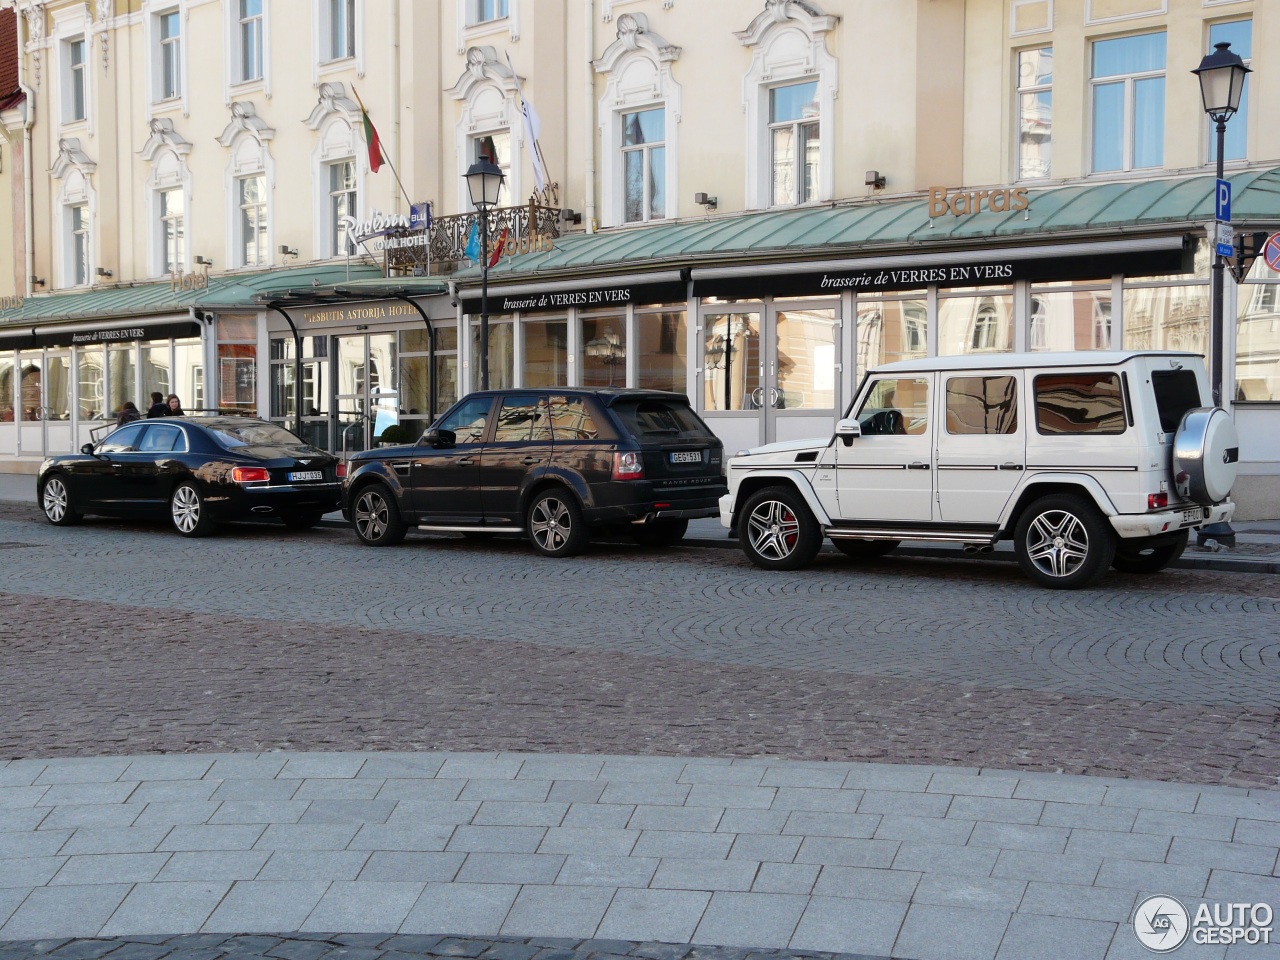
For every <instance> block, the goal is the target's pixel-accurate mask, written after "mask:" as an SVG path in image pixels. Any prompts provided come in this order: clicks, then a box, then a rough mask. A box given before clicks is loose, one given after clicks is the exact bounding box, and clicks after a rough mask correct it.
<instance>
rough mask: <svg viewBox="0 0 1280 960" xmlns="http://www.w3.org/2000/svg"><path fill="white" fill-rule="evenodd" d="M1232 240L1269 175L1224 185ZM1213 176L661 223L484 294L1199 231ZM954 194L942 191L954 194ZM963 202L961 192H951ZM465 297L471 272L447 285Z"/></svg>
mask: <svg viewBox="0 0 1280 960" xmlns="http://www.w3.org/2000/svg"><path fill="white" fill-rule="evenodd" d="M1229 179H1230V180H1231V182H1232V190H1233V194H1234V195H1233V198H1232V218H1233V222H1234V224H1235V225H1236V227H1237V229H1242V228H1246V227H1248V226H1250V225H1258V226H1265V225H1268V224H1280V167H1277V168H1273V169H1270V170H1252V171H1248V172H1244V173H1237V174H1234V175H1233V176H1231V177H1230V178H1229ZM1214 181H1215V178H1214V177H1212V176H1203V175H1201V176H1194V177H1182V178H1168V179H1159V180H1141V181H1138V180H1134V181H1119V182H1117V181H1107V182H1103V183H1081V184H1072V185H1069V186H1061V187H1049V188H1045V189H1039V190H1037V189H1030V190H1028V199H1029V201H1030V204H1029V206H1028V208H1027V209H1026V210H1020V211H1009V212H992V211H990V210H985V209H984V210H983V212H981V213H976V214H971V215H966V216H959V217H957V216H952V215H951V214H949V213H948V214H945V215H942V216H938V217H934V218H933V219H930V217H929V204H928V199H927V198H926V197H913V198H910V199H901V200H855V201H849V202H841V203H834V204H831V205H828V206H822V207H804V208H801V209H790V210H773V211H766V212H762V213H747V214H739V215H735V216H727V217H717V218H713V219H709V220H688V221H680V222H675V223H673V222H661V223H656V224H651V225H646V226H636V225H632V226H627V227H617V228H610V229H606V230H601V231H599V232H597V233H594V234H573V235H570V236H565V237H561V238H559V239H558V240H556V242H555V248H554V249H552V250H550V251H545V252H541V253H529V254H522V255H520V256H515V257H504V258H503V259H502V261H501V262H500V263H499V264H497V265H496V266H494V267H493V268H492V269H490V271H489V280H490V282H491V283H510V282H514V281H519V280H526V281H527V280H533V279H535V278H536V279H546V280H551V279H556V278H567V277H576V276H583V275H587V274H594V275H596V276H600V277H604V276H607V275H608V274H610V273H622V272H626V273H630V274H634V273H636V272H637V271H643V270H656V269H662V268H667V269H670V268H672V267H677V266H678V267H686V266H687V267H694V266H708V265H718V264H742V263H749V262H755V261H760V262H770V261H772V262H778V261H783V262H785V261H789V260H797V259H801V258H803V259H808V260H813V259H818V258H822V259H826V258H833V259H838V258H842V257H852V256H865V255H868V254H870V255H876V254H891V253H897V252H904V253H905V252H912V251H914V252H923V251H929V250H931V249H945V248H947V247H951V248H953V249H954V248H955V247H957V246H961V245H963V246H965V247H966V248H975V247H980V246H983V245H992V246H994V245H1003V246H1008V245H1009V244H1010V242H1011V241H1022V242H1031V241H1041V242H1046V243H1053V242H1059V241H1069V240H1086V239H1097V238H1110V239H1115V238H1117V237H1120V236H1143V235H1146V236H1150V235H1155V234H1161V233H1175V232H1180V231H1190V230H1193V229H1201V228H1203V227H1204V226H1205V225H1206V224H1208V223H1210V222H1212V220H1213V219H1214V196H1215V189H1214ZM955 192H957V191H952V193H955ZM959 192H963V191H959ZM454 279H455V280H457V281H459V282H461V283H464V284H466V286H467V287H468V289H467V294H468V295H469V296H470V295H474V290H473V288H474V286H475V285H476V284H478V282H479V280H480V270H479V268H478V267H469V268H467V269H466V270H463V271H460V272H459V273H457V274H455V275H454Z"/></svg>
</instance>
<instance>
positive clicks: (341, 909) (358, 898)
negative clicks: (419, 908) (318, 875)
mask: <svg viewBox="0 0 1280 960" xmlns="http://www.w3.org/2000/svg"><path fill="white" fill-rule="evenodd" d="M425 886H426V884H424V883H413V882H405V881H399V882H377V883H372V882H367V881H359V880H357V881H350V880H337V881H334V882H333V883H332V884H331V885H330V886H329V889H328V890H327V891H326V892H325V895H324V896H323V897H321V898H320V902H319V903H317V904H316V906H315V909H314V910H312V911H311V914H310V916H308V917H307V919H306V921H305V922H304V923H303V924H302V926H301V927H300V928H299V929H301V930H304V931H307V930H310V931H316V932H320V931H333V930H340V931H343V932H344V933H365V932H369V933H379V934H381V933H386V932H387V931H388V930H398V929H400V925H401V924H402V923H404V920H405V918H406V917H407V916H408V915H409V911H410V910H411V909H413V906H414V904H416V903H417V902H418V898H419V897H420V896H421V895H422V890H423V888H424V887H425Z"/></svg>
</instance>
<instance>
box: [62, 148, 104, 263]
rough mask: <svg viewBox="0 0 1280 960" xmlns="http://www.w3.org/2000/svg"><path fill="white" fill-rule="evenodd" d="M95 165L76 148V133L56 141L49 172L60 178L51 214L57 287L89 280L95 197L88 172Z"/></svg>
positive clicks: (92, 257) (94, 251)
mask: <svg viewBox="0 0 1280 960" xmlns="http://www.w3.org/2000/svg"><path fill="white" fill-rule="evenodd" d="M96 167H97V165H96V164H95V163H94V162H93V161H92V160H90V159H89V157H88V156H87V155H86V154H85V153H84V151H82V150H81V149H80V140H79V138H78V137H68V138H65V139H63V140H60V141H58V157H57V159H56V160H55V161H54V164H53V169H52V171H51V172H52V173H53V176H54V178H55V179H58V180H61V181H62V188H61V189H60V190H59V191H58V194H57V202H56V208H55V218H54V220H55V222H54V230H55V236H56V242H57V256H56V262H57V280H56V283H57V285H58V286H59V287H83V286H88V285H89V284H90V283H92V282H93V277H94V268H95V262H94V261H95V256H96V247H95V239H94V235H93V233H94V232H93V224H94V222H95V219H96V214H97V197H96V195H95V193H94V190H93V184H92V182H91V176H92V174H93V171H94V170H95V169H96Z"/></svg>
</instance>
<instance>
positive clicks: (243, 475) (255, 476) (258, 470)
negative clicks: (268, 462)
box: [231, 467, 271, 483]
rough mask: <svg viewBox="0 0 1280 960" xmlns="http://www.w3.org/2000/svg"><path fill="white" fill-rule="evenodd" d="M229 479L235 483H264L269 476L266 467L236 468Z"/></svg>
mask: <svg viewBox="0 0 1280 960" xmlns="http://www.w3.org/2000/svg"><path fill="white" fill-rule="evenodd" d="M231 479H232V480H234V481H235V482H236V483H266V482H267V481H268V480H270V479H271V474H270V473H269V472H268V471H267V468H266V467H236V468H235V469H233V470H232V471H231Z"/></svg>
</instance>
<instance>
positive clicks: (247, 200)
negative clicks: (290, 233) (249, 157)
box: [236, 174, 271, 267]
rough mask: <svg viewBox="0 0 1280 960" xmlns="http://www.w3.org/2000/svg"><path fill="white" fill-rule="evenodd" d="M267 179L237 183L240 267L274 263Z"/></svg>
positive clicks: (241, 178) (258, 176) (252, 179)
mask: <svg viewBox="0 0 1280 960" xmlns="http://www.w3.org/2000/svg"><path fill="white" fill-rule="evenodd" d="M266 183H267V181H266V177H265V176H263V175H262V174H257V175H255V176H250V177H239V178H238V179H237V180H236V198H237V203H238V209H239V216H238V218H237V220H236V232H237V238H236V239H237V241H238V244H237V250H238V251H239V253H240V258H239V263H237V266H241V267H258V266H264V265H266V264H268V263H270V262H271V254H270V252H269V248H268V246H267V227H268V225H269V222H268V214H267V186H266Z"/></svg>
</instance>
